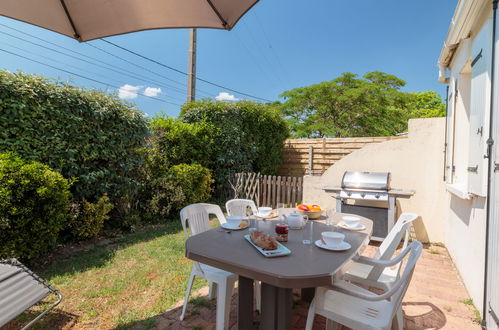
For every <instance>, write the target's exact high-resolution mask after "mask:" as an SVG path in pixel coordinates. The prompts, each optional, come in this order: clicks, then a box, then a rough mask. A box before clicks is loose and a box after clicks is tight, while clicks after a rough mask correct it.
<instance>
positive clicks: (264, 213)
mask: <svg viewBox="0 0 499 330" xmlns="http://www.w3.org/2000/svg"><path fill="white" fill-rule="evenodd" d="M271 211H272V208H271V207H266V206H260V207H259V208H258V215H259V216H261V217H266V216H268V215H269V214H270V212H271Z"/></svg>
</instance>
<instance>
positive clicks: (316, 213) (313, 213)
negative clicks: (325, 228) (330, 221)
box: [298, 210, 324, 220]
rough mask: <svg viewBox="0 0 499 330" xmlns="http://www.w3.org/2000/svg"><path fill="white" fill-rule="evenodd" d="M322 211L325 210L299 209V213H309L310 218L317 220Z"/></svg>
mask: <svg viewBox="0 0 499 330" xmlns="http://www.w3.org/2000/svg"><path fill="white" fill-rule="evenodd" d="M322 212H324V210H320V211H303V210H298V213H299V214H301V215H307V216H308V218H309V219H312V220H317V219H319V218H320V217H321V215H322Z"/></svg>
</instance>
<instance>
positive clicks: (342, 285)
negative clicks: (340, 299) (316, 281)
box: [333, 281, 386, 301]
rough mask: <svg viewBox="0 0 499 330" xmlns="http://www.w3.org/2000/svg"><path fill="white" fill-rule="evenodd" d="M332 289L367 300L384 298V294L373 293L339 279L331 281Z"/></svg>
mask: <svg viewBox="0 0 499 330" xmlns="http://www.w3.org/2000/svg"><path fill="white" fill-rule="evenodd" d="M333 289H334V290H335V291H338V292H341V293H345V294H347V295H350V296H354V297H357V298H360V299H363V300H368V301H379V300H383V299H386V297H385V296H384V294H382V295H378V294H375V293H373V292H371V291H368V290H365V289H363V288H361V287H358V286H356V285H353V284H350V283H348V282H345V281H339V282H336V283H333Z"/></svg>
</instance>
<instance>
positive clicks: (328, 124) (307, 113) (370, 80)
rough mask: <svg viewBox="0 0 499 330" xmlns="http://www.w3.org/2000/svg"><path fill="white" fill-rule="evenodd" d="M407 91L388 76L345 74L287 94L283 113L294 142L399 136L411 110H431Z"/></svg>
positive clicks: (371, 73) (415, 114) (382, 74)
mask: <svg viewBox="0 0 499 330" xmlns="http://www.w3.org/2000/svg"><path fill="white" fill-rule="evenodd" d="M403 86H405V81H403V80H402V79H400V78H398V77H396V76H394V75H390V74H387V73H384V72H379V71H374V72H369V73H366V74H365V75H364V76H362V77H359V76H358V75H356V74H353V73H349V72H345V73H343V74H342V75H341V76H340V77H338V78H335V79H333V80H331V81H327V82H322V83H319V84H315V85H311V86H307V87H300V88H295V89H293V90H290V91H286V92H284V93H283V94H282V95H281V97H283V98H284V100H285V102H284V103H283V104H282V105H281V112H282V114H283V115H284V116H285V117H286V119H287V120H288V123H289V125H290V128H291V131H292V134H293V136H294V137H325V136H330V137H345V136H385V135H394V134H396V133H399V132H402V131H404V130H405V129H406V128H407V119H408V118H412V117H409V115H410V114H411V113H412V112H411V111H410V110H411V108H414V109H416V106H418V107H419V108H421V109H426V108H425V105H424V103H421V104H419V103H417V102H416V101H415V100H417V99H418V97H417V95H412V94H410V93H406V92H403V91H401V90H400V89H401V88H402V87H403ZM420 99H423V98H422V97H421V98H420ZM419 108H418V109H419ZM418 111H419V110H418ZM413 114H414V116H417V114H418V112H414V113H413Z"/></svg>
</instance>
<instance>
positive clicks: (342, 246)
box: [315, 239, 352, 251]
mask: <svg viewBox="0 0 499 330" xmlns="http://www.w3.org/2000/svg"><path fill="white" fill-rule="evenodd" d="M315 245H316V246H318V247H320V248H321V249H325V250H329V251H345V250H348V249H349V248H351V247H352V246H351V245H350V244H348V243H347V242H341V244H340V245H338V246H329V245H326V244H324V243H322V241H321V240H320V239H318V240H317V241H315Z"/></svg>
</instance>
